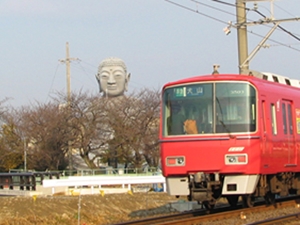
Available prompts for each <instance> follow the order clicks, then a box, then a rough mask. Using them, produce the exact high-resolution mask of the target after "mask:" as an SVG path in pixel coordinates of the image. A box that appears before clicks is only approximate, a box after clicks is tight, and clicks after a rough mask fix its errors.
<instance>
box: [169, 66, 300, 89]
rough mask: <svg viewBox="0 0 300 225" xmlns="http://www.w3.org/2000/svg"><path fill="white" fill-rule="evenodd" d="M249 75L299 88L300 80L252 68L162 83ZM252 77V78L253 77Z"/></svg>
mask: <svg viewBox="0 0 300 225" xmlns="http://www.w3.org/2000/svg"><path fill="white" fill-rule="evenodd" d="M249 77H255V78H259V79H262V80H266V81H270V82H275V83H279V84H283V85H288V86H292V87H297V88H300V80H296V79H290V78H288V77H286V76H282V75H278V74H274V73H270V72H257V71H253V70H248V71H245V72H244V74H208V75H201V76H194V77H190V78H186V79H182V80H178V81H174V82H169V83H167V84H166V85H164V88H165V87H166V86H170V85H177V84H182V83H190V82H197V81H200V80H211V81H213V80H221V79H228V80H249ZM255 78H254V79H255Z"/></svg>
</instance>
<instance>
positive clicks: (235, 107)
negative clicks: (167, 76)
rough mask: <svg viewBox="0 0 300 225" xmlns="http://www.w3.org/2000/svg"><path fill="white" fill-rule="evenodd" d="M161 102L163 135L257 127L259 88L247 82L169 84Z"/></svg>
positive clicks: (201, 133)
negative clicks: (256, 88) (257, 94)
mask: <svg viewBox="0 0 300 225" xmlns="http://www.w3.org/2000/svg"><path fill="white" fill-rule="evenodd" d="M162 102H163V105H162V110H163V113H162V117H163V123H162V128H163V130H162V134H163V135H164V136H169V135H196V134H198V135H206V134H213V133H231V132H232V133H241V132H253V131H255V130H256V91H255V89H254V87H253V86H251V85H250V84H249V83H247V82H236V81H235V82H211V83H209V82H205V83H196V84H185V85H177V86H173V87H168V88H166V89H165V90H164V92H163V101H162Z"/></svg>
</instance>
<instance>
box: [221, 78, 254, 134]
mask: <svg viewBox="0 0 300 225" xmlns="http://www.w3.org/2000/svg"><path fill="white" fill-rule="evenodd" d="M255 130H256V92H255V89H254V88H253V87H252V86H251V85H249V84H247V83H237V82H235V83H219V84H216V133H231V132H233V133H236V132H253V131H255Z"/></svg>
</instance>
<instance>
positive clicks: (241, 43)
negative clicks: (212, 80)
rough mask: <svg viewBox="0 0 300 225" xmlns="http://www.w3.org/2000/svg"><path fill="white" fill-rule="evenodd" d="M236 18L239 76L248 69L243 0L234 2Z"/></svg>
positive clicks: (245, 19)
mask: <svg viewBox="0 0 300 225" xmlns="http://www.w3.org/2000/svg"><path fill="white" fill-rule="evenodd" d="M236 17H237V35H238V53H239V54H238V55H239V73H240V74H241V73H242V71H244V70H248V69H249V61H246V59H247V57H248V39H247V26H246V22H247V18H246V3H245V1H244V0H236ZM244 62H245V63H244ZM241 65H243V66H241Z"/></svg>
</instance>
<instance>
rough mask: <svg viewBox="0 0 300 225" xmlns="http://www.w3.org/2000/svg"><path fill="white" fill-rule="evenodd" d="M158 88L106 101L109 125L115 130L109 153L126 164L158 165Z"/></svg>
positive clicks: (139, 165) (138, 165)
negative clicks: (107, 102)
mask: <svg viewBox="0 0 300 225" xmlns="http://www.w3.org/2000/svg"><path fill="white" fill-rule="evenodd" d="M159 99H160V94H159V92H158V91H150V90H148V89H144V90H141V91H140V92H138V93H134V94H132V95H130V96H128V97H126V96H122V97H119V98H112V99H111V100H110V102H109V104H107V105H106V111H107V117H108V121H107V122H108V126H109V127H110V128H111V129H112V130H113V135H112V136H111V139H110V142H109V149H108V151H107V154H110V158H113V159H114V160H115V162H114V165H113V166H116V160H117V161H118V162H119V163H124V164H125V167H126V165H128V164H132V165H133V166H134V167H141V166H142V164H143V163H144V162H147V163H148V165H150V166H157V165H158V162H159V151H158V118H159V102H160V101H159Z"/></svg>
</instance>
